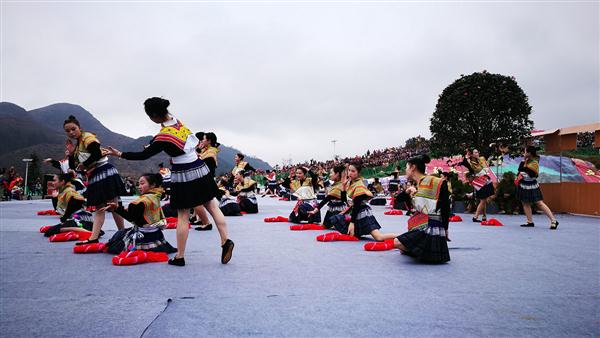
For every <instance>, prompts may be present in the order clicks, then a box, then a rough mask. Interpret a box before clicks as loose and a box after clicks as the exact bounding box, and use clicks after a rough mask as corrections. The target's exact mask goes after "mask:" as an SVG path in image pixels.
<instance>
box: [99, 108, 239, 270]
mask: <svg viewBox="0 0 600 338" xmlns="http://www.w3.org/2000/svg"><path fill="white" fill-rule="evenodd" d="M168 106H169V101H168V100H165V99H163V98H159V97H153V98H149V99H147V100H146V101H145V102H144V109H145V111H146V114H147V115H148V117H149V118H150V120H152V122H154V123H157V124H160V125H161V129H160V132H159V133H158V134H157V135H156V136H155V137H154V139H153V140H152V142H151V143H150V144H149V145H148V147H146V148H145V149H144V151H142V152H137V153H135V152H125V153H122V152H121V151H119V150H117V149H113V148H109V152H110V154H111V155H115V156H118V157H121V158H123V159H126V160H145V159H148V158H150V157H152V156H154V155H156V154H158V153H160V152H162V151H164V152H165V153H167V155H169V156H171V162H172V163H173V166H172V168H171V206H172V207H173V208H174V209H176V210H177V255H176V256H175V258H173V259H171V260H169V264H171V265H176V266H184V265H185V259H184V255H185V247H186V242H187V238H188V234H189V227H188V224H189V223H188V222H189V217H190V212H189V209H192V208H196V207H198V206H204V207H205V208H206V210H207V211H208V212H209V213H210V215H211V216H212V218H213V219H214V221H215V223H216V225H217V229H218V230H219V235H220V236H221V248H222V252H221V263H222V264H227V262H229V260H230V259H231V255H232V253H233V247H234V243H233V241H231V240H230V239H228V238H227V224H226V222H225V217H224V216H223V213H222V212H221V209H219V204H218V203H217V200H216V198H215V197H216V196H217V193H218V188H217V184H216V183H215V180H214V177H213V176H212V175H211V173H210V170H209V168H208V166H207V165H206V163H204V161H202V159H200V158H198V155H197V154H196V146H197V145H198V142H199V141H198V139H197V138H196V136H195V135H194V134H193V133H192V132H191V131H190V130H189V129H188V128H187V127H186V126H185V125H184V124H183V123H182V122H181V121H179V120H178V119H176V118H175V117H174V116H172V115H171V114H169V111H168V110H167V107H168Z"/></svg>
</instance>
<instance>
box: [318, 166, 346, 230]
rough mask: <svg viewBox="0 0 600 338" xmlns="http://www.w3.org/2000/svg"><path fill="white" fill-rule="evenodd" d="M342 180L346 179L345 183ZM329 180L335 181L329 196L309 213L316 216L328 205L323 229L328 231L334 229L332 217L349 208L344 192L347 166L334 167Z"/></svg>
mask: <svg viewBox="0 0 600 338" xmlns="http://www.w3.org/2000/svg"><path fill="white" fill-rule="evenodd" d="M342 178H344V180H343V181H342ZM329 179H330V180H331V181H333V185H331V187H329V189H328V191H327V196H326V197H325V198H324V199H323V200H322V201H321V202H320V203H319V205H318V206H317V207H316V208H315V209H314V210H313V211H311V212H309V214H310V215H314V214H316V213H317V212H319V210H321V208H323V207H324V206H325V205H327V212H326V213H325V218H324V219H323V227H325V228H327V229H328V228H331V227H333V225H332V224H331V220H330V219H331V217H333V216H335V215H338V214H339V213H340V212H342V211H344V210H346V209H347V208H348V203H347V200H346V191H345V190H342V186H343V185H344V184H345V182H346V166H344V165H343V164H340V165H336V166H335V167H333V169H331V173H330V174H329Z"/></svg>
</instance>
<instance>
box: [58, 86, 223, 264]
mask: <svg viewBox="0 0 600 338" xmlns="http://www.w3.org/2000/svg"><path fill="white" fill-rule="evenodd" d="M168 107H169V101H168V100H166V99H163V98H158V97H153V98H149V99H147V100H146V101H145V102H144V109H145V112H146V114H147V116H148V117H149V119H150V120H151V121H152V122H154V123H156V124H159V125H160V126H161V128H160V131H159V132H158V134H156V136H155V137H154V138H153V139H152V141H151V142H150V144H149V145H148V146H146V147H145V148H144V150H143V151H141V152H121V151H120V150H118V149H115V148H112V147H107V148H103V147H101V143H100V140H99V139H98V138H97V137H96V135H94V134H93V133H91V132H87V131H83V130H82V127H81V125H80V123H79V121H78V120H77V119H76V118H75V117H74V116H69V118H67V119H66V120H65V121H64V124H63V127H64V130H65V133H66V135H67V136H68V137H69V140H68V141H67V142H66V153H67V154H68V169H66V170H65V171H66V173H64V174H61V175H58V176H57V178H56V181H57V185H58V186H59V187H60V188H61V190H62V191H61V193H60V194H59V196H58V198H57V199H58V205H59V206H60V207H61V208H63V209H64V210H65V212H64V213H63V216H62V218H61V224H60V225H57V226H55V227H53V228H52V231H51V232H50V234H51V233H52V232H61V231H68V230H70V229H71V228H77V231H87V232H91V234H90V235H89V238H88V239H86V240H83V241H80V242H77V243H76V245H88V244H95V243H98V242H99V237H100V236H101V234H102V233H101V231H102V226H103V224H104V221H105V217H106V212H107V211H110V212H112V214H113V218H114V220H115V223H116V225H117V228H118V229H119V231H118V232H117V234H115V236H117V237H120V238H122V239H124V242H125V243H128V239H130V238H137V239H139V240H138V241H136V242H135V243H136V247H135V248H137V249H138V250H151V251H164V252H168V253H170V252H173V251H175V250H176V255H175V257H174V258H172V259H170V260H169V262H168V263H169V264H171V265H176V266H184V265H185V258H184V257H185V249H186V243H187V239H188V234H189V221H190V217H191V213H193V214H195V215H203V216H204V215H206V213H208V214H210V216H211V217H212V219H213V220H214V222H215V225H216V227H217V229H218V231H219V234H220V237H221V249H222V250H221V263H223V264H227V263H228V262H229V261H230V259H231V257H232V254H233V248H234V242H233V241H232V240H231V239H229V238H228V234H227V224H226V221H225V217H224V216H223V213H222V212H221V209H220V208H219V203H218V202H217V199H216V197H217V196H218V195H219V188H218V187H217V184H216V182H215V179H214V169H215V167H216V165H217V162H216V153H215V151H214V150H212V149H211V147H213V148H214V147H215V146H216V144H215V142H216V138H215V142H213V141H212V135H210V133H207V134H206V135H204V137H203V139H202V141H200V140H199V139H198V138H197V137H196V135H195V134H194V133H192V132H191V131H190V130H189V129H188V128H187V127H186V126H185V125H184V124H183V123H182V122H181V121H180V120H178V119H177V118H175V117H174V116H173V115H171V114H170V113H169V111H168ZM198 146H200V148H201V149H204V151H203V152H202V153H203V155H206V157H205V159H206V161H205V160H203V159H202V158H201V156H199V154H198V153H197V150H196V149H197V147H198ZM160 152H165V153H166V154H167V155H169V156H170V157H171V163H172V167H171V171H170V201H169V205H170V208H172V209H173V210H176V214H177V230H176V237H177V249H174V248H173V247H172V246H171V245H170V244H169V243H168V242H167V241H166V240H165V239H164V236H163V234H162V231H161V229H162V228H163V227H164V224H165V221H164V218H165V217H164V214H163V211H162V208H161V203H160V201H161V196H162V194H163V193H164V190H163V189H162V187H161V184H162V176H161V175H160V174H145V175H142V177H140V179H139V182H138V183H139V187H140V193H141V196H139V197H138V198H137V199H136V200H135V201H133V202H132V203H130V205H129V206H128V207H127V208H125V207H123V206H122V205H121V202H120V196H121V195H123V193H124V190H125V187H124V184H123V181H122V179H121V177H120V175H119V173H118V171H117V169H116V168H115V167H114V166H113V165H112V164H111V163H109V161H108V156H115V157H120V158H123V159H126V160H132V161H134V160H138V161H141V160H146V159H149V158H150V157H152V156H154V155H156V154H158V153H160ZM212 155H214V156H212ZM209 157H210V159H209ZM211 159H212V161H211ZM76 173H84V174H85V175H86V176H87V187H86V189H85V192H84V193H83V194H80V193H79V192H77V191H76V190H75V189H74V188H73V186H72V185H73V183H72V181H73V180H75V174H76ZM83 201H85V202H86V203H87V206H88V207H89V206H91V207H93V208H94V209H95V211H94V213H93V216H91V215H89V213H87V211H86V210H85V209H84V208H82V207H83ZM72 210H75V212H71V211H72ZM67 211H68V212H67ZM86 213H87V214H86ZM124 218H125V219H127V220H129V221H130V222H132V223H133V224H134V225H135V227H134V229H131V230H127V231H125V230H126V229H125V227H124V220H123V219H124ZM132 230H133V232H132ZM134 232H135V233H134ZM139 233H141V234H142V236H140V235H139ZM113 239H115V237H114V236H113ZM110 242H111V241H109V243H110ZM113 242H115V241H113ZM116 242H118V241H116ZM124 247H125V248H128V247H127V246H126V245H124ZM135 248H133V249H135ZM128 249H132V248H128Z"/></svg>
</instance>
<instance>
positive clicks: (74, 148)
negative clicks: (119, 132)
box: [63, 115, 125, 245]
mask: <svg viewBox="0 0 600 338" xmlns="http://www.w3.org/2000/svg"><path fill="white" fill-rule="evenodd" d="M63 128H64V130H65V133H66V134H67V136H68V137H69V138H70V139H73V140H76V141H77V143H76V144H73V143H72V142H71V140H67V142H66V146H67V151H68V152H69V167H70V168H71V169H75V170H76V171H85V172H86V174H87V177H88V186H87V189H86V191H85V193H84V196H85V197H86V199H87V203H88V205H90V206H94V207H96V212H95V213H94V226H93V230H92V235H91V236H90V238H89V239H87V240H85V241H82V242H78V243H76V244H75V245H81V244H90V243H98V237H100V231H101V230H102V225H104V219H105V217H106V212H105V211H104V210H99V209H102V208H103V207H104V206H106V203H109V202H114V203H118V202H119V196H121V195H123V194H125V185H124V184H123V180H122V179H121V176H119V172H118V171H117V169H116V168H115V167H114V166H113V165H112V164H110V163H108V157H106V154H104V153H103V150H102V149H100V140H98V138H97V137H96V135H94V134H92V133H90V132H85V131H82V130H81V125H80V124H79V121H78V120H77V119H76V118H75V116H73V115H71V116H69V118H67V119H66V120H65V122H64V124H63ZM113 218H114V219H115V223H116V224H117V228H119V230H120V229H123V218H122V217H121V216H119V215H117V214H115V213H113Z"/></svg>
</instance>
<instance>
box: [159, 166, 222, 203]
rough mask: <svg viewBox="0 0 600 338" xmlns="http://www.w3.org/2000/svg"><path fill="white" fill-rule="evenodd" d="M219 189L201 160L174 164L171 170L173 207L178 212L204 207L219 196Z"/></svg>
mask: <svg viewBox="0 0 600 338" xmlns="http://www.w3.org/2000/svg"><path fill="white" fill-rule="evenodd" d="M218 190H219V188H218V187H217V184H216V183H215V179H214V177H213V175H212V174H211V173H210V170H209V169H208V166H207V165H206V164H205V163H204V161H202V160H201V159H197V160H196V161H194V162H191V163H185V164H173V167H172V168H171V201H170V203H171V207H172V208H174V209H176V210H181V209H190V208H193V207H196V206H198V205H202V204H204V203H206V202H208V201H210V200H212V199H213V198H215V197H216V196H217V193H218Z"/></svg>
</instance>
